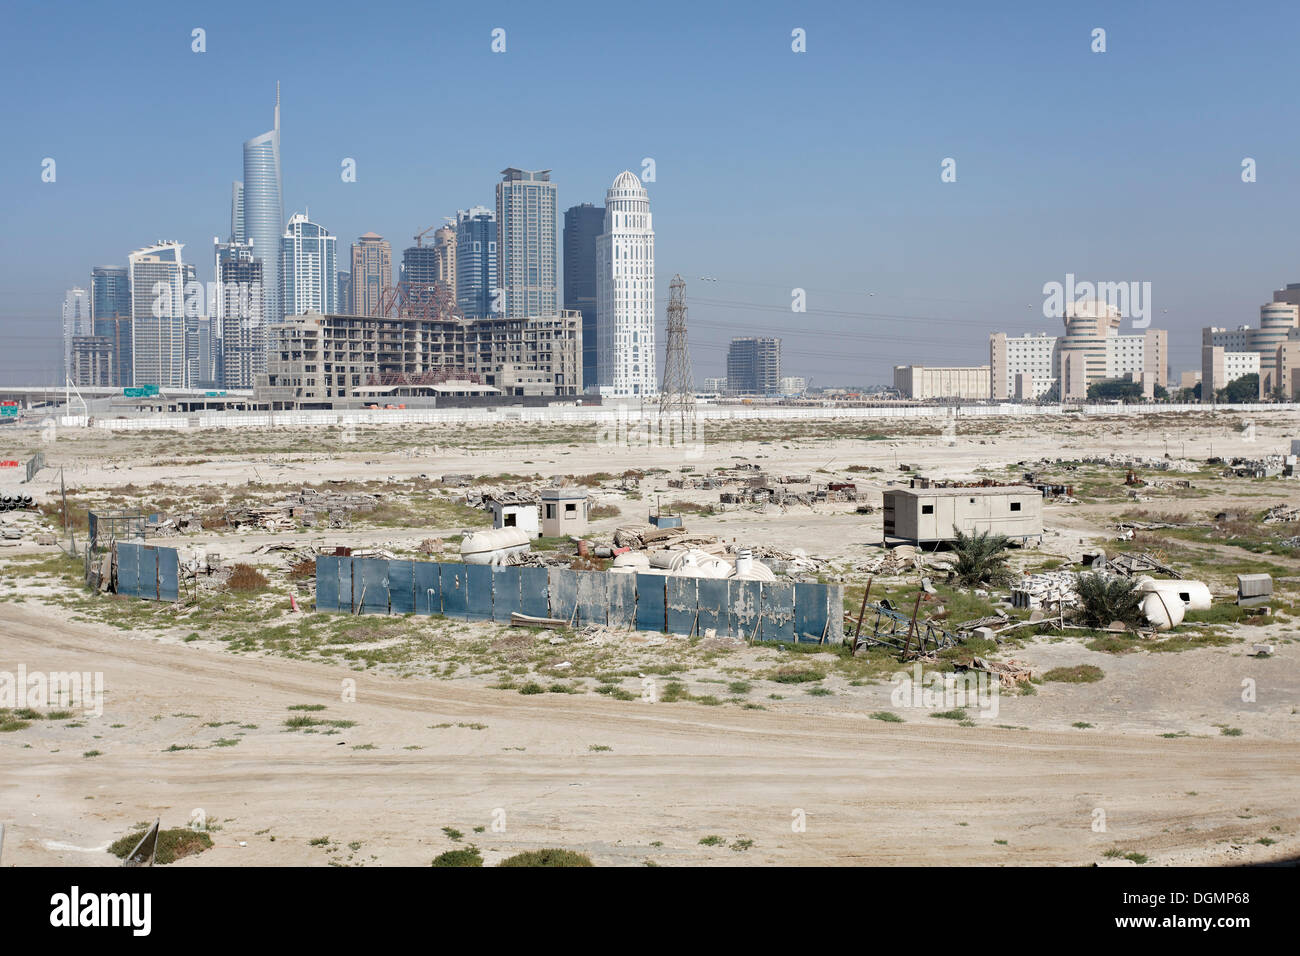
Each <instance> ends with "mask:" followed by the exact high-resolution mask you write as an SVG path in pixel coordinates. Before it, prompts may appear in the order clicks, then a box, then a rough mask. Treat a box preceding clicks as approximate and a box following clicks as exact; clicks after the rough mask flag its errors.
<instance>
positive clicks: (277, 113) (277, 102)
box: [275, 80, 280, 133]
mask: <svg viewBox="0 0 1300 956" xmlns="http://www.w3.org/2000/svg"><path fill="white" fill-rule="evenodd" d="M275 131H276V132H277V133H278V132H280V81H279V80H276V81H275Z"/></svg>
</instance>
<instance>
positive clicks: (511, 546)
mask: <svg viewBox="0 0 1300 956" xmlns="http://www.w3.org/2000/svg"><path fill="white" fill-rule="evenodd" d="M531 542H532V538H530V537H529V536H528V532H527V531H524V530H523V529H522V528H493V529H492V530H491V531H474V532H471V533H470V534H467V535H465V537H464V538H463V539H462V540H461V542H460V559H461V560H462V561H464V562H465V563H466V564H501V563H503V562H504V561H505V560H506V558H507V557H508V556H509V555H511V554H515V553H519V552H524V551H527V550H528V548H529V545H530V543H531Z"/></svg>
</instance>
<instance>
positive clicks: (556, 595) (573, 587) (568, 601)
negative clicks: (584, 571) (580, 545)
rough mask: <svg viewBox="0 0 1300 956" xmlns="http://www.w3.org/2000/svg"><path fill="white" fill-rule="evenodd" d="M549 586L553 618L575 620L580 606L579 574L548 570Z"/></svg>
mask: <svg viewBox="0 0 1300 956" xmlns="http://www.w3.org/2000/svg"><path fill="white" fill-rule="evenodd" d="M546 575H547V584H548V585H549V587H550V591H551V614H550V616H551V617H558V618H560V619H561V620H564V621H571V620H573V609H574V608H575V607H577V605H578V572H577V571H570V570H568V569H566V568H548V569H547V571H546Z"/></svg>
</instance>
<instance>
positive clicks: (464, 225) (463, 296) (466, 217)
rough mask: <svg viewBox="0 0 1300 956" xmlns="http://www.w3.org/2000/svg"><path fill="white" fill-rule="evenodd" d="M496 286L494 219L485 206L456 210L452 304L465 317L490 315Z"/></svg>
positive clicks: (495, 223) (483, 317)
mask: <svg viewBox="0 0 1300 956" xmlns="http://www.w3.org/2000/svg"><path fill="white" fill-rule="evenodd" d="M496 286H497V220H496V215H495V214H494V213H493V212H492V210H490V209H488V208H487V207H486V206H475V207H473V208H472V209H468V210H466V209H458V210H457V211H456V305H458V306H459V307H460V311H461V312H462V313H463V314H464V316H465V317H466V318H467V319H486V318H487V317H488V316H490V315H491V314H492V290H493V289H495V288H496Z"/></svg>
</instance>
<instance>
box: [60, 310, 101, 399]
mask: <svg viewBox="0 0 1300 956" xmlns="http://www.w3.org/2000/svg"><path fill="white" fill-rule="evenodd" d="M94 333H95V327H94V323H93V321H92V319H91V313H90V294H89V293H88V292H86V290H85V289H82V288H80V287H74V288H72V289H69V290H68V291H67V292H65V293H64V294H63V377H64V378H65V379H68V378H71V377H72V340H73V338H74V337H75V336H79V335H93V334H94Z"/></svg>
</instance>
